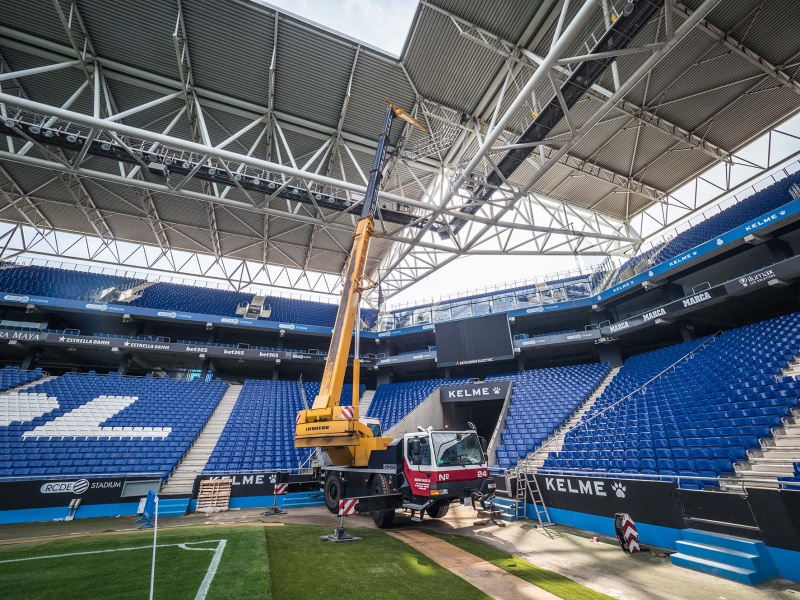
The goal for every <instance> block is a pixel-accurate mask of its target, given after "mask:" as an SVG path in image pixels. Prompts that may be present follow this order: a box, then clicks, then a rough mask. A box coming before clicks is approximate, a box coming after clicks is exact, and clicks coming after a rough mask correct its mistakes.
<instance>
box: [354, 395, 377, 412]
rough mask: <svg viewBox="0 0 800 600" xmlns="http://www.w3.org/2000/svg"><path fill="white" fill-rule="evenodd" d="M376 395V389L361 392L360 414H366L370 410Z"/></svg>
mask: <svg viewBox="0 0 800 600" xmlns="http://www.w3.org/2000/svg"><path fill="white" fill-rule="evenodd" d="M374 397H375V390H367V391H366V392H364V393H363V394H361V399H360V400H359V401H358V414H359V415H360V416H365V415H366V414H367V412H369V405H370V404H372V399H373V398H374Z"/></svg>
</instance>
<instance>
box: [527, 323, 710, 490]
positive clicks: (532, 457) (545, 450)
mask: <svg viewBox="0 0 800 600" xmlns="http://www.w3.org/2000/svg"><path fill="white" fill-rule="evenodd" d="M720 335H722V331H721V330H720V331H717V332H716V333H715V334H713V335H711V336H710V337H709V338H708V339H706V340H704V341H703V342H702V343H700V344H698V345H697V346H696V347H694V348H692V349H691V350H690V351H689V352H687V353H686V354H684V355H683V356H681V357H680V358H679V359H678V360H676V361H675V362H673V363H672V364H670V365H669V366H668V367H666V368H664V369H662V370H661V371H659V372H658V373H657V374H656V375H654V376H653V377H651V378H650V379H648V380H647V381H646V382H645V383H643V384H642V385H640V386H639V387H637V388H636V389H635V390H633V391H632V392H630V393H628V394H626V395H625V396H623V397H622V398H620V399H619V400H616V401H614V402H612V403H611V404H609V405H608V406H606V407H605V408H603V409H601V410H599V411H597V412H596V413H595V414H594V415H592V416H590V417H588V418H586V419H581V420H580V421H579V422H577V423H576V424H575V425H573V426H572V427H570V428H569V429H567V430H565V431H562V432H561V433H556V434H553V435H552V436H550V438H548V439H547V440H546V441H545V442H544V444H542V445H541V446H539V448H537V449H536V450H535V451H534V452H533V454H529V455H528V456H526V457H525V458H524V459H522V460H521V461H519V462H518V463H517V466H516V468H515V469H514V471H515V472H516V473H517V474H519V473H520V472H524V473H533V472H536V470H535V469H536V468H535V464H534V463H535V462H536V460H537V459H539V458H541V457H542V456H544V457H545V458H546V457H547V455H548V454H550V452H553V451H555V452H558V451H559V450H553V448H554V446H556V445H557V444H558V442H563V440H564V439H566V437H567V436H568V435H569V434H570V433H572V432H573V431H576V430H578V429H581V428H583V429H585V430H586V431H587V432H588V430H589V425H590V424H591V423H593V422H594V421H595V420H597V419H598V418H599V417H601V416H603V415H605V414H607V413H608V412H610V411H611V410H613V409H615V408H616V407H618V406H620V405H621V404H623V403H625V402H627V401H628V400H630V399H631V398H633V397H634V396H636V395H637V394H640V393H641V394H646V393H647V388H648V387H649V386H650V385H652V384H653V383H655V382H656V381H658V380H659V379H661V378H662V377H663V376H664V375H666V374H667V373H670V372H673V371H674V370H675V369H676V368H677V366H678V365H680V364H682V363H684V362H688V361H689V360H691V359H693V358H694V357H695V355H696V354H697V353H698V352H702V351H703V350H705V349H706V348H708V346H710V345H711V344H713V343H714V342H716V341H717V340H718V339H719V337H720ZM559 448H560V446H559ZM584 474H585V473H584Z"/></svg>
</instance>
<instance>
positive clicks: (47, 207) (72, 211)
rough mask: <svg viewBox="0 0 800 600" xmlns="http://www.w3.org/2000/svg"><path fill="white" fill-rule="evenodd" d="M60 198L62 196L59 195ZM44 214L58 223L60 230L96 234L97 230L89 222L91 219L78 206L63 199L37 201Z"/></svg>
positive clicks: (51, 220) (52, 221)
mask: <svg viewBox="0 0 800 600" xmlns="http://www.w3.org/2000/svg"><path fill="white" fill-rule="evenodd" d="M59 198H60V196H59ZM36 205H37V207H38V208H39V210H40V211H41V212H42V214H43V215H44V216H45V217H47V220H48V221H50V222H51V223H58V230H59V231H67V232H70V233H82V234H83V233H85V234H90V235H94V234H95V230H94V229H92V226H91V225H90V224H89V221H88V220H87V219H86V217H85V216H84V215H83V213H82V212H81V211H80V210H78V207H77V206H75V205H74V204H71V203H69V202H65V201H63V200H58V201H50V202H37V203H36Z"/></svg>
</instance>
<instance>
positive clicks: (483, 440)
mask: <svg viewBox="0 0 800 600" xmlns="http://www.w3.org/2000/svg"><path fill="white" fill-rule="evenodd" d="M478 439H479V440H480V442H481V450H483V453H484V454H486V453H488V452H489V442H487V441H486V438H485V437H482V438H478Z"/></svg>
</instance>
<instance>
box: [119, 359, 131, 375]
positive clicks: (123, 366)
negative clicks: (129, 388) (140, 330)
mask: <svg viewBox="0 0 800 600" xmlns="http://www.w3.org/2000/svg"><path fill="white" fill-rule="evenodd" d="M130 364H131V355H130V354H123V355H122V360H121V361H120V363H119V367H117V373H119V374H120V375H127V374H128V367H129V366H130Z"/></svg>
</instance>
